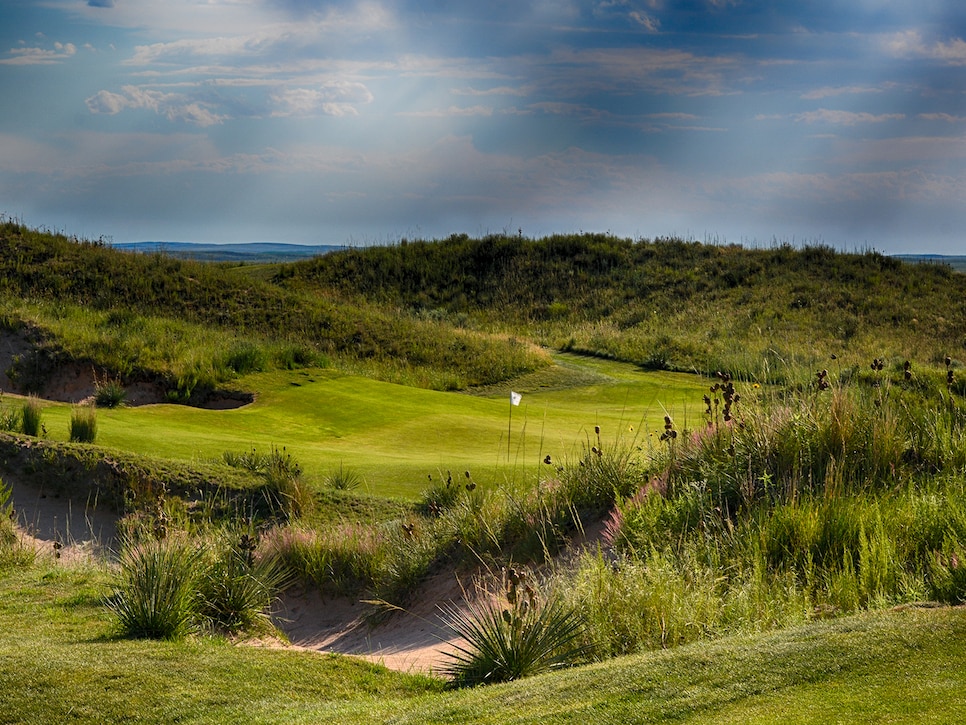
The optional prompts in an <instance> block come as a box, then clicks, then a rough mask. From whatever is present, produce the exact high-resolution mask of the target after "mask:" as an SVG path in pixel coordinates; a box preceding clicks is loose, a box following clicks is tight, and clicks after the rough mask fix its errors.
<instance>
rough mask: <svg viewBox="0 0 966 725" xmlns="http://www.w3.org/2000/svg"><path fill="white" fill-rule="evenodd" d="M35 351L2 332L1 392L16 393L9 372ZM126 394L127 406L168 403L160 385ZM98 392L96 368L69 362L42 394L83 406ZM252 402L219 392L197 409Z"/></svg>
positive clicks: (20, 337)
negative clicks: (18, 360)
mask: <svg viewBox="0 0 966 725" xmlns="http://www.w3.org/2000/svg"><path fill="white" fill-rule="evenodd" d="M32 349H33V344H32V343H31V342H30V340H29V339H28V335H27V333H25V332H23V331H17V332H11V331H9V330H0V391H8V392H9V391H14V392H16V391H17V388H16V386H15V385H14V383H13V381H11V380H10V378H9V377H8V376H7V370H8V369H10V366H11V365H13V363H14V360H15V359H16V358H17V357H21V356H24V355H28V354H29V353H30V351H31V350H32ZM126 390H127V398H126V400H125V404H126V405H134V406H136V405H152V404H155V403H164V402H167V398H166V396H165V391H164V389H163V388H162V386H161V385H158V384H157V383H152V382H148V381H140V382H134V383H131V384H130V385H128V386H127V387H126ZM96 392H97V387H96V385H95V370H94V368H93V367H92V366H91V365H85V364H83V363H76V362H70V363H66V364H63V365H61V366H60V367H59V368H58V369H57V370H55V371H53V372H52V373H51V375H50V376H49V377H48V378H47V381H46V384H45V386H44V389H43V390H42V391H40V397H41V398H43V399H45V400H56V401H58V402H61V403H76V404H81V403H88V402H91V401H93V399H94V394H95V393H96ZM253 400H254V395H252V394H250V393H243V392H239V391H218V392H215V393H212V394H211V395H210V396H208V398H207V399H206V400H204V401H201V402H200V403H199V404H198V407H200V408H208V409H211V410H229V409H234V408H240V407H242V406H244V405H248V404H249V403H251V402H252V401H253Z"/></svg>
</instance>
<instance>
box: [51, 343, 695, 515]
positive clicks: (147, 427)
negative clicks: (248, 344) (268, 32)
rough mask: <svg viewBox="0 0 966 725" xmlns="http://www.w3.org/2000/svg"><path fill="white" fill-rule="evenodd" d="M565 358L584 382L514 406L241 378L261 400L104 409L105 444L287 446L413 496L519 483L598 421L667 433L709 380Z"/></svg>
mask: <svg viewBox="0 0 966 725" xmlns="http://www.w3.org/2000/svg"><path fill="white" fill-rule="evenodd" d="M558 360H559V363H560V366H561V367H560V368H559V369H560V370H562V371H563V374H562V375H560V376H558V379H557V384H558V385H560V384H561V383H560V380H564V381H566V380H568V379H573V378H576V380H577V381H578V382H579V383H580V384H579V385H576V386H575V385H573V384H570V385H569V386H568V387H551V388H549V389H541V388H540V386H539V382H537V381H536V380H533V381H531V383H530V384H528V383H527V381H525V380H524V381H520V382H521V383H523V386H524V387H523V388H522V389H521V390H520V392H522V393H524V397H523V401H522V403H521V405H520V406H518V407H512V406H511V405H510V401H509V390H508V389H506V390H498V389H493V390H490V391H488V392H487V393H486V394H485V395H466V394H462V393H445V392H438V391H431V390H424V389H420V388H411V387H407V386H403V385H394V384H391V383H383V382H379V381H376V380H371V379H367V378H363V377H358V376H352V375H343V374H339V373H336V372H334V371H331V370H301V371H285V372H273V373H259V374H255V375H251V376H248V377H246V378H243V379H242V380H240V381H239V382H240V384H241V385H242V386H243V387H245V388H246V389H250V390H257V391H259V392H258V395H257V398H256V401H255V402H254V403H253V404H251V405H249V406H246V407H244V408H240V409H236V410H202V409H197V408H190V407H186V406H181V405H151V406H144V407H138V408H120V409H115V410H104V409H101V410H99V411H98V438H97V442H98V444H101V445H103V446H107V447H112V448H119V449H122V450H127V451H132V452H137V453H144V454H150V455H153V456H160V457H165V458H174V459H182V460H194V459H213V458H215V459H218V458H221V455H222V453H223V452H225V451H233V452H237V453H240V452H244V451H247V450H249V449H250V448H251V447H253V446H254V447H255V448H256V449H257V450H259V451H262V452H268V451H269V450H270V448H271V446H273V445H274V446H277V447H279V448H281V447H283V446H284V447H285V448H286V450H287V451H288V452H290V453H292V454H293V456H294V457H295V458H296V460H298V461H299V463H300V464H301V465H302V467H303V468H304V469H305V472H306V474H307V477H308V478H309V480H310V481H315V482H317V483H318V482H321V481H323V480H324V478H325V477H326V476H327V475H328V474H329V473H330V472H332V471H333V470H334V469H336V468H338V467H339V466H340V465H344V466H345V467H347V468H351V469H353V470H355V471H356V472H358V473H359V474H360V475H361V476H362V478H363V479H364V481H365V483H366V487H367V488H368V489H369V490H370V491H371V492H372V493H374V494H378V495H383V496H392V497H399V498H407V499H412V498H415V497H416V496H417V495H418V492H419V491H420V490H421V489H422V488H423V487H425V485H426V483H427V475H429V474H433V475H435V474H437V473H438V472H440V471H446V470H452V471H453V472H454V473H461V472H462V471H464V470H466V469H470V470H472V472H473V475H474V477H475V478H476V479H477V480H478V481H480V482H481V483H488V484H499V483H502V482H503V481H504V480H506V479H508V478H509V479H513V480H517V481H519V480H521V479H523V478H526V477H529V476H536V475H538V474H541V473H545V471H544V470H542V468H541V464H540V461H541V460H542V459H543V457H544V456H546V455H551V456H552V458H553V459H556V460H558V461H563V460H565V459H568V458H575V457H576V454H577V453H578V452H579V450H580V447H581V446H582V445H583V444H585V443H586V442H588V441H589V440H590V439H591V438H592V437H593V436H594V427H595V426H597V425H599V426H600V427H601V429H602V430H601V436H602V439H603V440H605V441H608V442H611V441H615V440H617V439H618V438H620V439H621V440H624V441H628V442H631V441H637V442H638V443H639V444H641V445H646V442H647V441H648V440H649V438H648V432H649V431H650V430H658V431H660V430H661V428H662V426H663V420H664V415H665V411H671V412H672V413H673V414H674V415H675V416H677V417H679V418H680V419H681V422H682V423H684V422H685V418H686V416H687V414H688V411H689V410H690V411H691V412H692V413H697V412H700V405H701V403H700V401H701V396H702V394H703V391H704V390H705V389H706V384H705V383H704V382H703V381H702V380H701V378H699V377H697V376H694V375H683V374H677V373H654V372H651V373H647V372H643V371H640V370H638V369H636V368H634V367H633V366H631V365H626V364H619V363H613V362H607V361H602V360H594V359H584V358H580V357H578V356H574V355H563V356H559V357H558ZM568 371H569V372H568ZM540 379H545V378H540ZM531 384H532V385H533V389H532V390H531V389H529V385H531ZM69 415H70V408H69V406H64V405H52V406H49V407H48V408H47V409H46V411H45V414H44V420H45V423H46V426H47V430H48V432H49V435H50V437H52V438H55V439H66V437H67V431H68V427H69V426H68V422H69ZM508 440H509V446H508ZM543 468H546V467H545V466H544V467H543Z"/></svg>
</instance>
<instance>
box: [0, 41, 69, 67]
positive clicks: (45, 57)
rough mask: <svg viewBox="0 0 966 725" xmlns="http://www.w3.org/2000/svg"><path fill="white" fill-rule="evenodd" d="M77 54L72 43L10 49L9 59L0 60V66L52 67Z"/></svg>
mask: <svg viewBox="0 0 966 725" xmlns="http://www.w3.org/2000/svg"><path fill="white" fill-rule="evenodd" d="M76 53H77V46H75V45H74V44H73V43H54V47H53V49H50V48H11V49H10V55H11V57H10V58H4V59H2V60H0V64H2V65H54V64H56V63H60V62H61V61H64V60H67V59H68V58H70V57H72V56H74V55H75V54H76Z"/></svg>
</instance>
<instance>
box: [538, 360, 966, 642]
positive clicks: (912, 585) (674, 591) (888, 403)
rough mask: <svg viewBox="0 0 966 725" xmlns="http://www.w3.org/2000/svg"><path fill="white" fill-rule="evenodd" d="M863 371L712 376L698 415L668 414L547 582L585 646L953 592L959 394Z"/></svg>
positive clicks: (960, 582) (960, 564)
mask: <svg viewBox="0 0 966 725" xmlns="http://www.w3.org/2000/svg"><path fill="white" fill-rule="evenodd" d="M901 372H902V369H901V368H900V373H901ZM879 373H881V371H880V370H876V371H875V373H874V374H873V375H871V376H869V379H867V380H863V379H861V378H859V379H858V380H853V381H851V382H850V383H849V384H847V385H840V384H838V383H835V384H824V383H823V381H826V380H827V375H828V374H827V373H821V371H820V374H817V375H816V376H815V377H814V378H813V381H812V383H809V384H807V385H804V386H803V387H802V388H801V389H799V390H798V392H794V391H791V392H790V391H787V390H786V391H785V392H784V393H782V394H775V393H767V394H761V393H758V389H756V388H755V387H753V386H750V385H745V386H738V387H739V388H744V390H743V391H741V392H739V391H738V390H736V389H735V386H734V385H733V383H731V381H730V379H729V378H728V376H724V377H723V378H722V380H723V381H724V382H723V383H722V382H718V383H716V384H715V385H713V386H711V390H710V392H711V395H709V396H708V397H707V398H706V399H705V403H706V416H707V419H706V420H705V421H703V424H702V425H701V427H699V428H698V429H697V430H695V431H682V432H680V434H677V435H671V433H672V432H674V433H677V431H676V429H675V427H674V424H673V422H672V421H670V419H668V423H667V427H666V430H665V432H664V434H662V436H661V438H662V440H660V441H656V442H655V443H654V447H653V450H652V451H651V453H650V454H649V455H648V456H647V461H648V463H647V464H646V467H647V470H648V475H649V476H650V479H649V480H648V481H647V483H646V484H644V485H643V486H641V487H640V489H639V490H638V491H637V492H636V493H635V494H634V495H633V496H629V497H627V498H624V499H622V500H619V502H618V504H617V505H616V507H615V508H614V509H613V511H612V512H611V514H610V516H609V517H608V518H607V520H606V522H605V523H606V525H605V531H604V542H605V547H604V548H602V549H601V550H600V551H598V552H591V553H588V554H585V555H583V556H582V557H581V558H579V559H578V561H577V563H576V564H575V565H574V567H573V569H572V570H568V571H566V572H564V573H562V574H561V576H560V579H559V581H558V582H557V585H556V586H557V588H558V590H559V591H560V592H561V593H562V595H563V596H566V597H567V598H568V601H570V602H571V604H572V605H573V606H575V607H578V608H580V609H581V611H582V612H584V614H585V616H586V618H587V621H588V631H589V633H590V634H589V635H588V636H589V638H590V640H591V641H592V642H593V643H594V645H595V646H596V647H597V648H598V651H600V652H604V653H609V654H621V653H626V652H632V651H639V650H643V649H648V648H653V647H669V646H673V645H676V644H679V643H682V642H688V641H693V640H695V639H700V638H704V637H709V636H718V635H721V634H724V633H728V632H733V631H740V630H749V629H750V630H756V629H762V628H769V627H776V626H784V625H786V624H789V623H793V622H798V621H803V620H807V619H810V618H815V617H823V616H830V615H836V614H842V613H849V612H854V611H858V610H862V609H870V608H878V607H884V606H891V605H894V604H898V603H902V602H910V601H921V600H936V601H940V602H947V603H958V602H962V601H964V600H966V589H964V584H966V564H964V562H966V559H964V555H966V554H964V549H963V542H964V541H966V486H964V485H963V478H962V476H963V473H964V469H963V465H962V455H963V448H964V446H966V442H964V440H963V427H964V426H963V424H964V418H963V405H962V401H961V400H959V399H958V398H955V397H950V395H949V394H941V393H940V392H939V391H937V390H936V387H935V386H933V387H929V386H924V387H921V388H918V389H917V388H914V387H913V386H911V385H908V386H904V385H903V384H902V382H897V381H895V380H890V379H888V378H887V377H886V376H885V375H879ZM726 391H727V392H726ZM726 398H727V400H726Z"/></svg>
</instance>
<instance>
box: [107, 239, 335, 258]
mask: <svg viewBox="0 0 966 725" xmlns="http://www.w3.org/2000/svg"><path fill="white" fill-rule="evenodd" d="M112 246H113V247H114V248H115V249H120V250H123V251H128V252H144V253H149V254H153V253H155V252H161V253H162V254H167V255H169V256H172V257H178V258H181V259H196V260H199V261H204V262H251V263H266V262H294V261H296V260H299V259H311V258H312V257H318V256H320V255H322V254H328V253H329V252H334V251H336V250H340V249H345V247H343V246H336V245H332V244H317V245H307V244H281V243H276V242H250V243H245V244H201V243H196V242H125V243H121V244H113V245H112Z"/></svg>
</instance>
